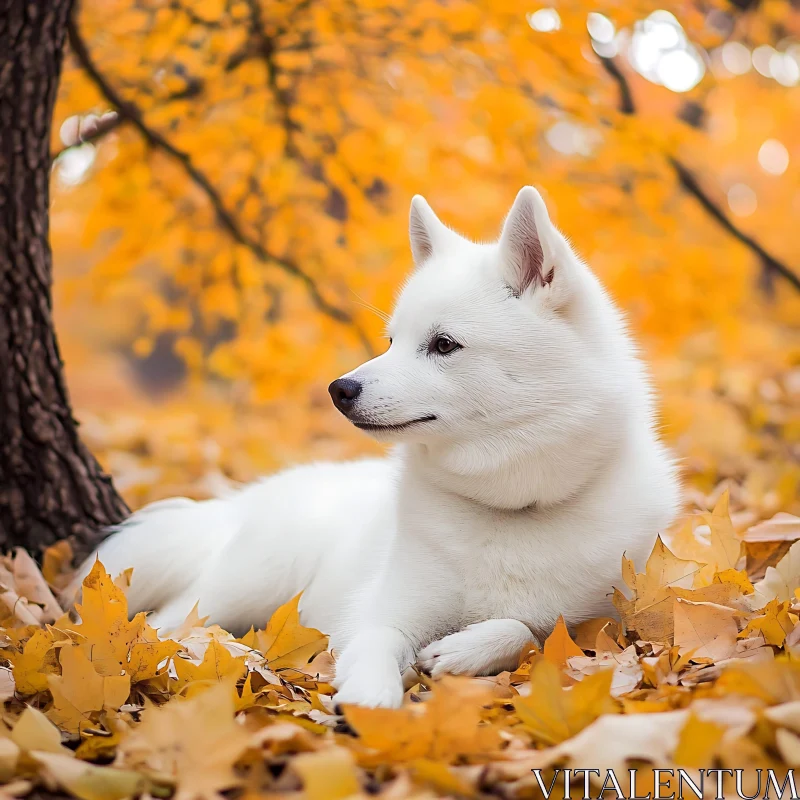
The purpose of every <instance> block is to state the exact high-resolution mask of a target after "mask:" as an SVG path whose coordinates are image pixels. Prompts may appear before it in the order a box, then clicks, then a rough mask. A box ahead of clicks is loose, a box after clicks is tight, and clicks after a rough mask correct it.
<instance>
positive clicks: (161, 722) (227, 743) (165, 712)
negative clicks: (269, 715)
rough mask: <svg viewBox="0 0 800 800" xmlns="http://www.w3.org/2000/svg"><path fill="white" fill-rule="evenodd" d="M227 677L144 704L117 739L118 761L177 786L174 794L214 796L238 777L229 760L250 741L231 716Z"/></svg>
mask: <svg viewBox="0 0 800 800" xmlns="http://www.w3.org/2000/svg"><path fill="white" fill-rule="evenodd" d="M233 687H234V682H233V680H232V679H228V680H225V681H224V682H222V683H219V684H216V685H214V686H211V687H210V688H208V689H206V690H205V691H202V692H199V693H197V694H195V695H194V696H193V697H191V698H189V699H186V700H183V699H181V700H172V701H170V702H169V703H167V704H166V705H164V706H161V707H158V708H156V707H148V708H146V709H145V710H144V711H143V712H142V718H141V722H140V723H139V725H138V726H136V727H135V728H133V729H132V730H131V731H130V733H129V734H128V735H127V736H126V737H124V738H123V740H122V742H121V743H120V746H119V749H118V754H117V763H118V764H119V765H120V766H123V767H126V768H128V769H132V770H136V771H138V772H142V773H144V774H146V775H148V776H150V777H152V778H153V779H154V780H157V781H159V782H165V783H168V784H172V785H175V786H176V789H177V790H176V793H175V800H198V798H208V799H209V800H211V799H212V798H213V800H218V792H220V791H221V790H223V789H229V788H232V787H234V786H237V785H239V783H241V778H240V777H239V776H238V775H237V774H236V773H235V772H234V770H233V766H234V764H235V763H236V761H237V760H238V759H239V758H240V757H241V756H242V755H243V754H244V752H245V750H246V749H247V748H248V746H249V744H250V735H249V734H248V733H247V732H246V730H245V728H244V727H243V726H241V725H238V724H237V723H236V720H235V719H234V705H233V695H234V688H233Z"/></svg>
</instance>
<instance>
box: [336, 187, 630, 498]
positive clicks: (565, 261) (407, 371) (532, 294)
mask: <svg viewBox="0 0 800 800" xmlns="http://www.w3.org/2000/svg"><path fill="white" fill-rule="evenodd" d="M410 235H411V249H412V253H413V256H414V261H415V264H416V269H415V271H414V273H413V274H412V275H411V277H410V278H409V280H408V281H407V283H406V285H405V287H404V289H403V291H402V293H401V295H400V297H399V299H398V301H397V304H396V307H395V311H394V314H393V316H392V318H391V321H390V322H389V326H388V335H389V341H390V346H389V348H388V350H387V351H386V352H385V353H384V354H383V355H381V356H378V357H377V358H374V359H372V360H371V361H369V362H367V363H366V364H363V365H362V366H360V367H358V368H357V369H355V370H353V371H352V372H350V373H348V374H347V375H345V376H343V377H342V378H339V379H338V380H336V381H334V382H333V383H332V384H331V386H330V393H331V396H332V398H333V401H334V404H335V405H336V407H337V408H338V409H339V410H340V411H341V412H342V413H343V414H344V415H345V416H346V417H347V418H348V419H349V420H350V421H351V422H352V423H353V424H354V425H356V426H357V427H359V428H361V429H363V430H365V431H368V432H369V433H370V434H371V435H372V436H374V437H375V438H377V439H380V440H382V441H396V442H407V443H417V444H422V445H424V446H425V448H426V451H430V452H434V453H436V452H438V453H441V454H447V460H448V464H449V465H450V466H452V467H454V468H456V469H457V470H458V469H461V470H463V471H469V469H470V466H469V465H470V464H471V463H472V462H474V463H475V464H477V463H478V462H480V463H481V464H486V463H495V464H497V465H498V467H500V466H501V465H502V464H507V463H509V462H512V463H513V462H515V463H517V464H519V465H520V466H522V461H523V460H524V459H525V458H526V457H527V456H529V455H535V456H537V457H538V458H540V459H541V457H542V456H545V457H547V460H548V462H553V463H555V464H556V467H554V468H553V469H554V470H555V472H559V471H560V470H558V469H557V462H559V460H562V461H564V462H566V461H568V460H569V459H567V458H565V457H564V456H563V454H564V452H565V451H566V450H568V449H575V448H576V447H578V448H579V449H583V450H584V451H585V452H586V453H587V454H588V453H590V452H592V451H594V450H596V449H597V448H598V447H599V448H603V447H604V446H606V443H607V442H608V440H609V431H608V430H604V429H603V428H604V426H605V427H608V426H611V428H613V426H614V421H615V417H612V416H609V409H610V408H616V407H617V406H618V400H619V398H620V395H621V394H622V393H624V391H625V385H626V383H627V381H625V380H624V375H621V374H620V372H621V371H622V372H625V371H626V369H627V368H628V366H629V365H628V364H627V359H623V361H625V362H626V363H625V364H622V363H621V362H620V358H619V357H620V348H621V347H622V349H625V348H629V345H628V343H627V339H626V337H625V334H624V332H623V329H622V324H621V322H620V320H619V317H618V315H617V313H616V311H615V310H614V308H613V305H612V304H611V302H610V301H609V300H608V298H607V297H606V295H605V293H604V292H603V290H602V288H601V287H600V285H599V283H598V282H597V280H596V279H595V278H594V276H593V275H592V274H591V272H590V271H589V270H588V269H587V268H586V267H585V265H583V264H582V263H581V262H580V260H579V259H578V258H577V257H576V256H575V255H574V254H573V252H572V251H571V249H570V247H569V245H568V244H567V242H566V240H565V239H564V237H563V236H562V235H561V234H560V233H559V232H558V231H557V230H556V228H555V227H554V226H553V224H552V223H551V221H550V218H549V215H548V213H547V208H546V207H545V204H544V201H543V200H542V198H541V196H540V195H539V193H538V192H537V191H536V190H535V189H534V188H532V187H530V186H527V187H525V188H524V189H522V190H521V191H520V192H519V194H518V195H517V198H516V201H515V202H514V205H513V206H512V208H511V211H510V212H509V215H508V217H507V219H506V221H505V224H504V226H503V230H502V233H501V235H500V238H499V240H498V241H497V242H496V243H493V244H475V243H473V242H470V241H468V240H467V239H465V238H463V237H461V236H460V235H458V234H457V233H455V232H454V231H452V230H450V229H449V228H447V227H446V226H445V225H443V224H442V223H441V222H440V221H439V219H438V218H437V217H436V215H435V214H434V212H433V211H432V209H431V208H430V206H429V205H428V204H427V202H426V201H425V200H424V199H423V198H422V197H415V198H414V200H413V201H412V203H411V216H410ZM456 462H458V464H456ZM550 466H551V467H552V466H553V465H552V464H550ZM568 471H570V472H575V465H571V466H570V467H569V468H568ZM577 472H581V470H580V469H578V470H577ZM576 474H577V473H576ZM553 477H554V478H555V479H556V480H557V476H556V475H555V473H554V476H553ZM562 483H563V481H562ZM524 494H525V492H524V491H522V492H521V495H524ZM556 494H559V495H560V494H561V490H560V489H559V490H558V491H556ZM521 495H520V499H519V500H517V499H514V500H513V501H510V502H509V504H510V505H511V506H514V505H515V504H517V503H518V502H522V500H523V499H525V498H523V497H522V496H521ZM529 502H530V501H529ZM523 504H524V503H523Z"/></svg>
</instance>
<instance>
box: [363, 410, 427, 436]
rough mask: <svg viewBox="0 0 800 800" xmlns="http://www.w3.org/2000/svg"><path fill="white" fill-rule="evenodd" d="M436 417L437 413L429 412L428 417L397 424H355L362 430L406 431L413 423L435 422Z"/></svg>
mask: <svg viewBox="0 0 800 800" xmlns="http://www.w3.org/2000/svg"><path fill="white" fill-rule="evenodd" d="M435 419H436V415H435V414H428V416H426V417H419V418H418V419H410V420H408V422H399V423H397V424H396V425H376V424H375V423H373V422H353V425H355V426H356V428H360V429H361V430H362V431H386V432H389V431H404V430H406V429H407V428H410V427H411V426H412V425H419V424H420V423H421V422H433V421H434V420H435Z"/></svg>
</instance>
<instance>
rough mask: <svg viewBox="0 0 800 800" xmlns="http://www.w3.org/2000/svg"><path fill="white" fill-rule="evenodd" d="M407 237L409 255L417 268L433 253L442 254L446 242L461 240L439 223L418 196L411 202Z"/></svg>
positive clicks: (422, 199) (431, 210) (426, 202)
mask: <svg viewBox="0 0 800 800" xmlns="http://www.w3.org/2000/svg"><path fill="white" fill-rule="evenodd" d="M408 235H409V238H410V239H411V254H412V255H413V257H414V263H415V264H416V265H417V266H418V267H419V266H421V265H422V264H424V263H425V262H426V261H427V260H428V259H429V258H430V257H431V256H433V255H434V254H435V253H437V252H442V250H443V249H444V248H445V246H446V245H447V242H448V240H450V241H451V242H452V241H453V240H454V239H460V238H461V237H460V236H459V235H458V234H457V233H456V232H455V231H452V230H450V228H448V227H447V226H446V225H445V224H444V223H443V222H441V220H440V219H439V217H437V216H436V214H434V212H433V209H432V208H431V207H430V206H429V205H428V201H427V200H426V199H425V198H424V197H422V195H418V194H417V195H414V198H413V199H412V201H411V212H410V213H409V217H408Z"/></svg>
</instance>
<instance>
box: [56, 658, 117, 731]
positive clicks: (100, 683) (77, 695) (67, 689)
mask: <svg viewBox="0 0 800 800" xmlns="http://www.w3.org/2000/svg"><path fill="white" fill-rule="evenodd" d="M59 662H60V663H61V675H50V676H49V679H48V684H49V686H50V692H51V693H52V695H53V707H52V708H51V709H50V711H49V712H48V717H49V718H50V719H51V720H52V721H53V722H54V723H55V724H56V725H58V726H59V727H60V728H63V729H64V730H65V731H68V732H69V733H78V732H79V731H80V730H81V729H82V728H85V727H86V726H87V725H90V724H92V722H93V720H92V714H93V712H98V711H102V710H103V709H108V710H112V711H117V710H118V709H119V708H120V706H122V705H124V704H125V702H126V701H127V699H128V695H129V694H130V690H131V679H130V677H129V676H128V675H114V676H108V675H99V674H98V673H97V672H96V671H95V669H94V667H93V665H92V662H91V661H89V659H88V658H87V657H86V655H85V654H84V652H83V650H82V649H81V648H80V647H79V646H77V645H64V646H63V647H62V648H61V652H60V654H59Z"/></svg>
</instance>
